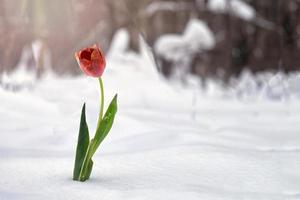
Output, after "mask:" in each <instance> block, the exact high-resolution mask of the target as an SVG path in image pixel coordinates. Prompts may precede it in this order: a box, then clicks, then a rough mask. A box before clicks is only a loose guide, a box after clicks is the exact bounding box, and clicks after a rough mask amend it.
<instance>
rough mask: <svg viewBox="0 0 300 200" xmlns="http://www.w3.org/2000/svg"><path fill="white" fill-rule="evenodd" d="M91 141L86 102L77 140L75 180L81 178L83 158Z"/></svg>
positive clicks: (82, 111)
mask: <svg viewBox="0 0 300 200" xmlns="http://www.w3.org/2000/svg"><path fill="white" fill-rule="evenodd" d="M89 142H90V137H89V129H88V126H87V123H86V117H85V104H83V107H82V110H81V119H80V127H79V135H78V142H77V149H76V158H75V165H74V171H73V180H79V174H80V170H81V167H82V165H83V160H84V157H85V154H86V152H87V149H88V146H89Z"/></svg>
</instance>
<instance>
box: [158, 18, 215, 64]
mask: <svg viewBox="0 0 300 200" xmlns="http://www.w3.org/2000/svg"><path fill="white" fill-rule="evenodd" d="M214 45H215V39H214V35H213V33H212V31H211V30H210V29H209V27H208V26H207V25H206V23H205V22H203V21H202V20H199V19H191V20H190V21H189V23H188V24H187V26H186V28H185V30H184V32H183V34H182V35H179V34H165V35H163V36H161V37H160V38H159V39H158V40H157V41H156V42H155V45H154V50H155V52H156V53H157V54H159V55H161V56H163V57H164V58H166V59H167V60H172V61H176V60H182V59H183V58H185V57H189V56H190V55H193V54H195V53H197V52H199V51H203V50H209V49H212V48H213V47H214Z"/></svg>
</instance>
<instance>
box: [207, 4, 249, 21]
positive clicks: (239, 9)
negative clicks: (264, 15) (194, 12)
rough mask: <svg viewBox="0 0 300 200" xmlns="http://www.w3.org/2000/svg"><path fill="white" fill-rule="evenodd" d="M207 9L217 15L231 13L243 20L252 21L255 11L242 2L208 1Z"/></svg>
mask: <svg viewBox="0 0 300 200" xmlns="http://www.w3.org/2000/svg"><path fill="white" fill-rule="evenodd" d="M208 9H209V10H211V11H213V12H219V13H232V14H233V15H235V16H237V17H240V18H241V19H244V20H248V21H250V20H253V19H254V18H255V10H254V9H253V8H252V7H251V6H250V5H248V4H247V3H246V2H245V1H243V0H209V2H208Z"/></svg>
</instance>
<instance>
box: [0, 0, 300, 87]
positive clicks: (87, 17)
mask: <svg viewBox="0 0 300 200" xmlns="http://www.w3.org/2000/svg"><path fill="white" fill-rule="evenodd" d="M190 19H199V20H201V21H203V22H204V24H205V25H206V26H207V27H208V29H209V31H211V33H212V35H213V38H214V43H213V45H212V46H211V47H210V48H206V49H201V48H198V49H194V50H193V51H190V52H189V51H184V53H183V54H176V53H174V55H175V56H176V55H179V57H177V58H174V59H172V58H170V57H168V56H165V55H164V53H161V50H160V49H159V48H155V46H156V44H157V41H158V40H159V38H162V37H164V36H168V35H169V36H174V35H175V34H176V35H177V36H178V38H179V36H180V35H182V34H184V33H183V32H184V31H185V29H186V26H187V24H188V22H189V21H190ZM120 28H125V29H126V30H127V31H128V33H129V37H130V40H129V45H128V50H131V51H135V52H139V50H140V43H139V36H142V38H144V40H145V41H146V42H147V44H148V45H149V47H151V48H150V49H152V51H153V55H154V57H155V60H156V63H157V65H158V69H159V70H160V71H161V72H162V73H163V74H164V75H165V76H170V75H171V74H172V71H173V70H174V68H176V66H178V65H181V64H182V63H180V60H181V57H182V60H184V59H185V57H188V58H189V62H186V63H184V64H182V65H185V68H186V70H187V71H188V73H193V74H196V75H199V76H201V77H202V78H204V79H205V78H206V77H216V78H220V79H222V80H224V81H225V82H226V81H228V80H229V79H230V77H232V76H238V75H239V74H240V73H241V71H242V70H243V69H245V68H247V69H249V70H250V71H252V72H254V73H256V72H258V71H265V70H272V71H278V70H279V71H283V72H287V73H288V72H291V71H295V70H298V69H300V1H299V0H168V1H165V0H85V1H82V0H68V1H61V0H51V1H49V0H0V74H1V73H3V72H6V73H9V72H11V71H13V70H14V69H15V68H16V66H17V64H18V63H19V61H20V59H21V57H22V52H23V51H24V49H26V48H27V49H31V47H32V44H33V43H34V42H35V41H37V40H38V41H39V44H40V52H41V53H40V55H39V56H38V57H37V58H35V57H36V56H35V55H34V52H32V54H31V55H29V56H28V59H27V60H26V62H27V64H28V65H27V66H28V68H31V69H33V70H35V71H36V73H37V76H41V75H42V74H43V71H45V70H46V69H47V68H48V67H51V68H52V70H53V71H55V72H57V73H58V74H78V73H79V69H78V67H74V66H75V59H74V57H73V56H74V52H75V51H76V50H78V49H79V48H81V47H83V46H85V45H90V44H93V43H95V42H99V43H100V45H101V47H102V48H103V50H104V51H105V52H108V51H109V48H110V43H111V41H112V38H113V36H114V34H115V33H116V31H117V30H119V29H120ZM199 37H202V35H201V34H200V35H199ZM167 38H168V37H167ZM169 38H172V37H169ZM173 38H174V37H173ZM200 39H201V38H200ZM196 40H197V38H196ZM169 41H170V42H171V43H172V40H169ZM193 42H194V41H193V39H191V41H190V43H193ZM162 44H163V42H162ZM186 45H188V44H186ZM158 46H159V45H158ZM173 48H174V49H173V50H171V54H173V53H172V52H173V51H175V52H176V51H180V50H182V49H185V47H183V46H182V45H180V44H174V46H173ZM46 52H50V55H51V58H50V60H49V62H48V63H47V62H44V59H45V58H44V57H43V56H44V55H45V54H46ZM178 62H179V64H178Z"/></svg>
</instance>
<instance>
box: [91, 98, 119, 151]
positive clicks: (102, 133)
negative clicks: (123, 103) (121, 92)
mask: <svg viewBox="0 0 300 200" xmlns="http://www.w3.org/2000/svg"><path fill="white" fill-rule="evenodd" d="M117 97H118V95H117V94H116V95H115V96H114V98H113V100H112V101H111V102H110V104H109V106H108V109H107V111H106V113H105V115H104V117H103V119H102V120H101V122H100V125H99V127H98V129H97V131H96V134H95V137H94V139H93V140H92V141H91V151H92V153H91V157H92V156H93V155H94V153H95V152H96V150H97V148H98V147H99V145H100V144H101V142H102V141H103V140H104V138H105V137H106V136H107V134H108V133H109V131H110V129H111V127H112V125H113V123H114V119H115V115H116V113H117V109H118V108H117Z"/></svg>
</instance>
